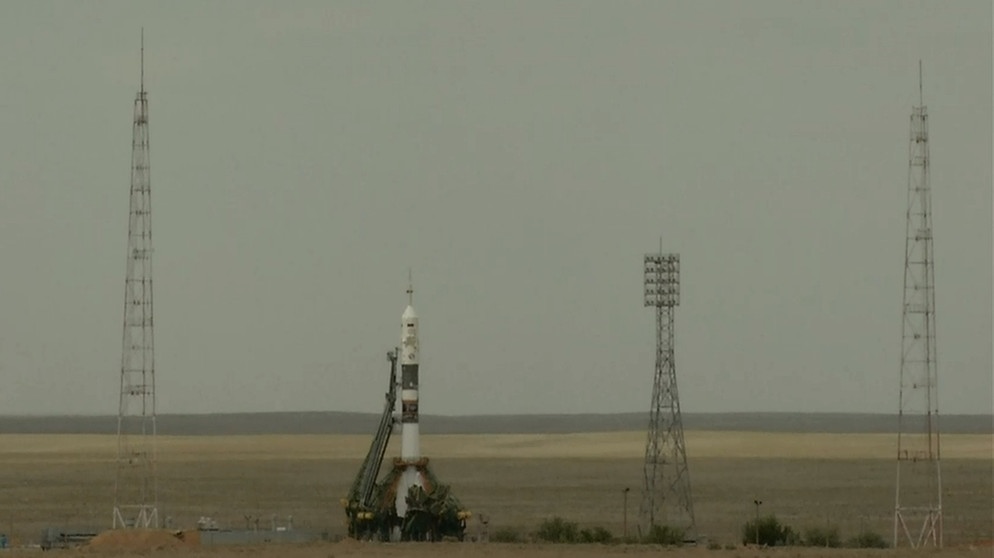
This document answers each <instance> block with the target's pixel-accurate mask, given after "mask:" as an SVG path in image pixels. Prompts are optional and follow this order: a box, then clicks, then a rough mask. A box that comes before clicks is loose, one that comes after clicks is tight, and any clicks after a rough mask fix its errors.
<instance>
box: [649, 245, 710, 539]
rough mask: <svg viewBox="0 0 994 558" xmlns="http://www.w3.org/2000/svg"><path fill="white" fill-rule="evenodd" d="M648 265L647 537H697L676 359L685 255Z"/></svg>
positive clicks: (659, 257) (653, 258) (653, 259)
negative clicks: (651, 315)
mask: <svg viewBox="0 0 994 558" xmlns="http://www.w3.org/2000/svg"><path fill="white" fill-rule="evenodd" d="M644 264H645V265H644V271H645V283H644V284H645V298H644V302H645V306H651V307H653V309H654V311H655V314H656V372H655V379H654V381H653V386H652V405H651V407H650V408H649V433H648V439H647V441H646V445H645V465H644V468H643V476H644V484H643V488H642V505H641V507H640V509H639V516H640V520H641V521H640V523H641V528H643V529H644V530H643V532H642V534H643V536H645V535H647V534H648V532H649V530H651V529H652V527H653V526H654V525H668V526H671V527H678V528H682V529H685V535H686V536H689V537H694V536H695V533H694V531H695V529H696V524H695V521H694V505H693V499H692V498H691V494H690V470H689V469H688V468H687V449H686V445H685V444H684V439H683V420H682V419H681V417H680V397H679V394H678V392H677V385H676V363H675V361H674V358H673V356H674V351H673V347H674V343H673V340H674V327H673V312H674V309H675V307H676V306H677V305H679V304H680V255H679V254H663V253H662V250H660V252H659V253H656V254H646V255H645V260H644Z"/></svg>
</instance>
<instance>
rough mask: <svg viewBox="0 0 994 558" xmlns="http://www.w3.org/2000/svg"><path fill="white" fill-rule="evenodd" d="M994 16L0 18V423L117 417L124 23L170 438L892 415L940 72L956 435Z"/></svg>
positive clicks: (984, 316) (923, 12)
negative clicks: (390, 366)
mask: <svg viewBox="0 0 994 558" xmlns="http://www.w3.org/2000/svg"><path fill="white" fill-rule="evenodd" d="M991 22H992V14H991V3H990V2H989V1H975V2H971V1H955V2H936V1H931V0H930V1H923V2H911V1H877V2H865V1H851V2H843V1H836V2H805V1H793V0H792V1H787V0H785V1H777V2H774V1H750V2H734V1H730V0H729V1H706V2H691V1H687V2H663V1H646V2H634V1H629V2H608V1H600V2H580V1H571V2H565V1H563V2H550V1H536V0H527V1H520V2H455V1H453V2H400V1H397V2H379V3H372V2H325V1H320V2H304V1H294V2H276V1H273V2H234V1H231V2H199V1H198V2H130V1H129V2H111V1H101V2H51V1H18V2H13V1H12V2H4V3H3V4H2V5H0V196H2V203H0V258H2V260H0V261H2V262H3V264H2V267H0V316H3V319H2V320H0V381H2V387H0V413H2V414H13V413H27V412H33V413H55V412H70V413H108V414H113V413H116V411H117V396H118V394H117V390H118V379H119V378H118V375H119V367H120V352H121V327H122V323H121V320H122V312H123V299H124V289H123V288H124V269H125V268H124V264H125V247H126V229H127V211H128V187H129V185H128V181H129V165H130V149H131V118H132V101H133V99H134V95H135V91H136V89H137V87H138V77H139V65H138V60H139V56H138V38H139V28H140V27H141V26H144V27H145V42H146V54H145V61H146V62H145V83H146V87H147V89H148V91H149V99H150V136H151V177H152V192H153V208H154V209H153V223H154V224H153V227H154V239H155V240H154V243H155V262H154V265H155V304H156V306H155V311H156V345H157V354H156V357H157V371H158V396H159V410H160V412H164V413H171V412H203V411H219V412H220V411H274V410H350V411H371V412H375V411H378V410H379V408H380V405H381V402H382V392H383V391H384V389H385V387H386V386H385V380H386V376H385V372H386V370H387V362H386V359H385V356H384V354H385V352H386V350H387V349H389V348H390V347H392V346H394V345H396V344H397V343H398V340H399V332H400V323H399V320H400V315H401V312H402V311H403V310H404V306H405V304H406V297H405V294H404V289H405V288H406V283H407V268H408V267H409V266H410V267H413V269H414V279H415V290H416V293H415V306H416V308H417V310H418V312H419V314H420V316H421V327H422V339H421V342H422V348H423V353H422V358H423V364H422V373H421V381H422V402H423V404H422V410H423V412H425V413H428V414H433V413H441V414H462V413H521V412H556V413H563V412H619V411H643V410H648V406H649V394H650V390H651V383H652V368H653V365H652V362H653V335H654V332H653V319H652V315H651V311H650V310H648V309H645V308H643V307H642V293H641V289H642V286H641V281H642V276H641V273H642V270H641V265H642V261H641V259H642V254H643V252H646V251H651V250H654V249H656V248H657V247H658V244H659V237H662V238H663V248H664V249H665V250H666V251H675V252H679V253H680V255H681V261H682V266H683V267H682V281H683V283H682V285H683V299H682V305H681V306H680V307H679V308H678V310H677V334H676V335H677V356H676V359H677V367H678V374H679V384H680V392H681V399H682V403H683V408H684V410H685V411H687V412H693V411H698V412H702V411H759V410H767V411H807V410H810V411H861V412H888V413H889V412H895V411H896V408H897V377H898V362H899V349H900V335H901V322H900V318H901V296H902V291H901V288H902V274H903V264H904V261H903V258H904V255H903V249H904V233H905V228H904V227H905V223H904V219H905V195H906V188H907V152H908V146H907V138H908V134H909V131H908V123H909V114H910V110H911V107H912V105H913V104H915V103H916V102H917V100H918V60H919V59H921V60H923V63H924V67H925V87H924V91H925V100H926V104H927V105H928V110H929V114H930V130H931V142H932V143H931V153H932V165H933V166H932V185H933V202H934V229H935V249H936V262H937V267H936V282H937V288H938V290H937V312H938V336H939V338H938V350H939V363H940V400H941V407H940V408H941V410H942V411H943V412H946V413H983V412H990V411H991V406H992V367H991V344H992V329H991V313H992V299H991V286H992V272H991V269H992V266H991V263H992V262H991V260H992V243H991V235H992V223H991V212H992V197H991V191H992V190H991V183H992V181H991V174H992V173H991V168H992V165H991V157H992V155H991V153H992V141H991V136H992V86H991V83H992V43H991V28H992V23H991Z"/></svg>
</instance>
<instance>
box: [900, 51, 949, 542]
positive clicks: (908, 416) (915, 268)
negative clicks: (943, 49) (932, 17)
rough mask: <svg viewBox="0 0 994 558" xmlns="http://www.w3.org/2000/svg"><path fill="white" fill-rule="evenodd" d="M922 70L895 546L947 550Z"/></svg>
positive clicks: (908, 247)
mask: <svg viewBox="0 0 994 558" xmlns="http://www.w3.org/2000/svg"><path fill="white" fill-rule="evenodd" d="M921 83H922V80H921V62H919V63H918V98H919V102H918V106H916V107H912V109H911V138H910V141H909V149H908V153H909V157H908V159H909V160H908V212H907V229H906V240H905V249H904V305H903V311H902V314H903V319H902V323H903V327H902V333H901V380H900V391H899V394H900V395H899V405H898V436H897V482H896V485H897V488H896V491H895V504H894V546H895V547H897V546H898V545H900V544H903V543H907V544H908V545H910V546H911V547H912V548H917V547H924V546H936V547H942V472H941V468H940V467H939V457H940V454H939V402H938V400H939V398H938V387H939V383H938V372H937V370H936V350H935V263H934V261H933V251H932V194H931V190H930V187H929V166H930V163H929V154H928V115H927V112H926V111H925V104H924V101H923V100H922V99H923V96H922V92H921V91H922V85H921Z"/></svg>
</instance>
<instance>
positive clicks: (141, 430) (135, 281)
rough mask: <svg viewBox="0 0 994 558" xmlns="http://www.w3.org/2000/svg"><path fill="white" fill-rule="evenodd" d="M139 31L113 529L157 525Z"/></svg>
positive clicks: (149, 251) (145, 108)
mask: <svg viewBox="0 0 994 558" xmlns="http://www.w3.org/2000/svg"><path fill="white" fill-rule="evenodd" d="M144 35H145V33H144V30H143V31H142V46H141V82H140V83H141V86H140V88H139V90H138V96H137V97H135V103H134V122H133V124H132V137H131V203H130V210H129V212H128V215H129V217H128V255H127V268H126V272H125V279H124V335H123V341H122V351H121V396H120V401H119V404H118V415H117V477H116V480H115V483H114V519H113V527H114V528H115V529H118V528H124V527H135V528H150V527H158V526H159V525H158V524H159V515H158V496H157V487H156V479H155V460H156V456H155V340H154V337H153V329H152V326H153V325H154V322H153V320H152V198H151V188H150V181H149V153H148V151H149V150H148V96H147V94H146V92H145V36H144Z"/></svg>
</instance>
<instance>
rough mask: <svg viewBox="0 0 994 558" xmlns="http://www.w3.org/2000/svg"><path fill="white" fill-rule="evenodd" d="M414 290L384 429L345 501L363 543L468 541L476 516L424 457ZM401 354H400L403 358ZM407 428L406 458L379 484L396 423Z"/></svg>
mask: <svg viewBox="0 0 994 558" xmlns="http://www.w3.org/2000/svg"><path fill="white" fill-rule="evenodd" d="M413 292H414V291H413V290H412V289H411V288H410V287H408V289H407V294H408V298H409V300H408V306H407V309H406V310H404V314H403V316H402V317H401V326H402V329H401V347H400V348H398V349H394V350H393V351H390V352H388V353H387V360H389V361H390V383H389V385H388V389H387V393H386V403H385V405H384V408H383V415H382V416H381V417H380V423H379V427H378V428H377V430H376V434H375V435H374V436H373V440H372V442H371V443H370V446H369V451H368V452H367V454H366V459H365V460H364V461H363V464H362V467H361V468H360V469H359V473H358V474H357V475H356V478H355V481H354V482H353V483H352V488H351V489H350V491H349V495H348V498H346V499H344V500H343V501H342V503H343V505H344V506H345V514H346V516H347V518H348V528H349V536H350V537H353V538H355V539H360V540H380V541H440V540H445V539H456V540H462V539H463V537H464V536H465V532H466V520H467V519H469V517H470V515H471V514H470V512H469V511H467V510H465V509H463V507H462V504H460V503H459V500H457V499H456V498H455V496H453V495H452V493H451V491H450V489H449V487H448V485H445V484H442V483H440V482H439V481H438V478H437V477H435V474H434V473H433V472H432V471H431V468H430V467H429V466H428V458H427V457H423V456H421V448H420V429H419V426H420V425H419V413H418V401H419V397H420V394H419V391H418V372H419V360H420V355H419V343H418V317H417V314H415V312H414V307H413V300H412V295H413ZM398 353H399V354H398ZM398 360H400V362H401V381H400V388H401V416H400V419H399V421H398V419H397V418H396V417H395V416H394V407H395V405H396V403H397V384H398V382H397V361H398ZM397 422H400V424H401V451H400V453H401V455H400V457H398V458H396V459H394V460H393V467H392V468H391V469H390V471H388V472H387V474H386V475H384V477H383V479H382V480H381V481H379V482H377V480H376V479H377V477H378V476H379V473H380V469H381V468H382V465H383V458H384V456H385V455H386V449H387V444H388V443H389V441H390V434H391V433H392V432H393V427H394V425H395V424H396V423H397Z"/></svg>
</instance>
